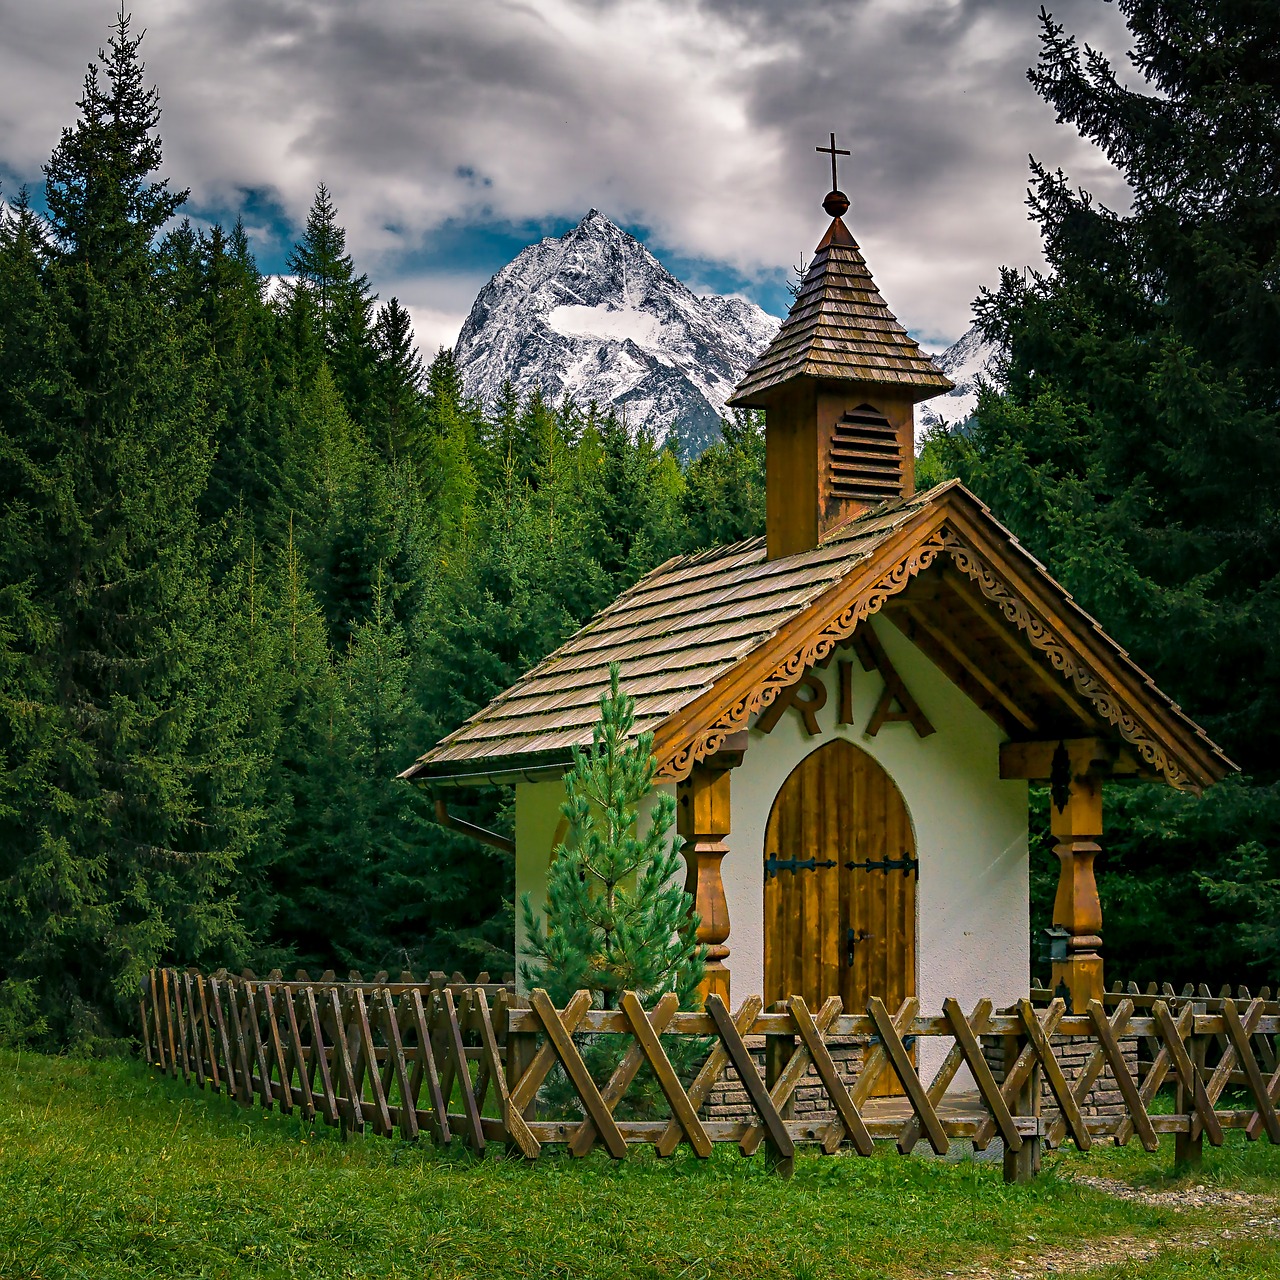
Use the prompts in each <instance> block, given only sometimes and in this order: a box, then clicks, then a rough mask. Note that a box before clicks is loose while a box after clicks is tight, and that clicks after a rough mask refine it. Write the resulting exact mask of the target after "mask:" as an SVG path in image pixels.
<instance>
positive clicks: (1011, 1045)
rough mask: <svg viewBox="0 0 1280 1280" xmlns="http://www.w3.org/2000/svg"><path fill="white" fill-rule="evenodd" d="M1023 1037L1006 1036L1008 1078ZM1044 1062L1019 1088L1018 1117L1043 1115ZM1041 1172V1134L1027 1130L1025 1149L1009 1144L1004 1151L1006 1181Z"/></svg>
mask: <svg viewBox="0 0 1280 1280" xmlns="http://www.w3.org/2000/svg"><path fill="white" fill-rule="evenodd" d="M1022 1045H1023V1037H1022V1036H1005V1038H1004V1077H1005V1079H1006V1080H1007V1079H1008V1078H1009V1074H1010V1072H1011V1071H1012V1070H1013V1064H1014V1063H1015V1062H1016V1061H1017V1059H1018V1054H1019V1053H1020V1052H1021V1051H1022ZM1040 1075H1041V1072H1040V1063H1039V1062H1037V1063H1036V1064H1035V1065H1034V1066H1033V1067H1032V1068H1031V1070H1030V1072H1028V1074H1027V1078H1026V1080H1025V1082H1024V1083H1023V1085H1022V1088H1020V1089H1019V1090H1018V1095H1017V1097H1016V1098H1014V1100H1013V1106H1012V1107H1011V1108H1010V1110H1011V1111H1012V1112H1013V1114H1014V1115H1015V1116H1034V1117H1035V1118H1036V1119H1037V1120H1039V1118H1040V1093H1041V1090H1042V1088H1043V1086H1042V1084H1041V1080H1040ZM1039 1172H1040V1134H1039V1132H1036V1133H1035V1134H1027V1133H1024V1134H1023V1135H1022V1150H1021V1151H1010V1150H1009V1148H1008V1146H1007V1145H1006V1147H1005V1150H1004V1180H1005V1181H1006V1182H1021V1183H1027V1182H1030V1181H1031V1179H1032V1178H1034V1177H1035V1176H1036V1174H1037V1173H1039Z"/></svg>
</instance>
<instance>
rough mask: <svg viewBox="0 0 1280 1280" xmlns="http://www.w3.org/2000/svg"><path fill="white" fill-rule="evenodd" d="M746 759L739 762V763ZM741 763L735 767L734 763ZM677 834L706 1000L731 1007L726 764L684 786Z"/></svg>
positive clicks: (713, 765)
mask: <svg viewBox="0 0 1280 1280" xmlns="http://www.w3.org/2000/svg"><path fill="white" fill-rule="evenodd" d="M738 758H739V759H740V758H741V757H740V756H739V757H738ZM734 763H736V761H734ZM678 790H679V803H678V804H677V806H676V830H677V831H678V832H679V833H680V835H682V836H683V837H684V842H685V843H684V850H683V853H684V862H685V867H686V868H687V874H686V877H685V885H684V887H685V891H686V892H687V893H688V894H689V895H690V897H692V898H693V908H694V910H695V911H696V912H697V913H698V941H699V942H700V943H702V945H703V946H705V947H706V948H707V973H706V977H705V979H704V980H703V983H702V997H703V999H704V1000H705V999H706V997H707V996H708V995H710V994H711V993H712V992H715V994H716V995H718V996H719V997H720V998H721V999H722V1000H723V1001H724V1003H725V1006H726V1008H727V1007H728V1005H729V970H728V969H727V968H726V967H725V963H724V962H725V960H727V959H728V957H729V948H728V947H727V946H725V945H724V943H725V939H726V938H727V937H728V936H729V904H728V903H727V902H726V901H725V896H724V881H723V880H722V879H721V878H720V862H721V860H722V859H723V858H724V855H725V854H726V853H728V852H729V846H728V845H727V844H726V843H725V837H726V836H727V835H728V834H729V831H730V822H729V767H728V764H727V763H726V762H724V761H717V760H716V759H715V758H713V759H712V761H710V762H708V763H705V764H699V765H695V766H694V769H693V772H692V773H691V774H690V775H689V777H688V778H686V779H685V781H683V782H682V783H680V786H679V789H678Z"/></svg>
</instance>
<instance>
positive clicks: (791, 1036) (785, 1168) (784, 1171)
mask: <svg viewBox="0 0 1280 1280" xmlns="http://www.w3.org/2000/svg"><path fill="white" fill-rule="evenodd" d="M769 1012H770V1013H785V1014H787V1015H788V1017H790V1014H791V1006H790V1005H789V1004H787V1002H786V1001H785V1000H779V1001H778V1002H777V1003H776V1004H775V1005H773V1006H772V1008H770V1010H769ZM795 1052H796V1037H795V1032H794V1031H784V1032H781V1033H779V1032H773V1031H770V1032H766V1033H765V1040H764V1087H765V1088H766V1089H768V1090H769V1092H770V1093H772V1092H773V1090H774V1086H775V1085H776V1084H777V1083H778V1081H779V1080H780V1079H781V1078H782V1073H783V1072H784V1071H785V1070H786V1069H787V1064H788V1063H789V1062H790V1061H791V1059H792V1058H793V1057H794V1056H795ZM795 1112H796V1091H795V1090H794V1089H793V1090H792V1091H791V1096H790V1097H789V1098H788V1099H787V1101H786V1103H785V1104H784V1105H783V1106H782V1107H780V1108H779V1109H778V1114H779V1116H781V1117H782V1119H783V1120H790V1119H792V1117H793V1116H794V1115H795ZM765 1161H766V1163H767V1164H768V1165H769V1167H770V1168H772V1169H773V1170H774V1171H775V1172H776V1173H778V1174H780V1175H781V1176H782V1177H784V1178H789V1177H790V1176H791V1175H792V1173H793V1172H794V1171H795V1157H794V1156H784V1155H782V1154H781V1153H780V1152H779V1151H777V1149H776V1148H775V1147H774V1145H773V1143H771V1142H770V1143H768V1144H767V1145H766V1147H765Z"/></svg>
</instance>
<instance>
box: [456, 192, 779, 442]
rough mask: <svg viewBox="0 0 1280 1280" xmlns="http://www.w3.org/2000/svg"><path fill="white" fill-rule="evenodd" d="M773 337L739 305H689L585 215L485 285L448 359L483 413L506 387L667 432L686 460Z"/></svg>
mask: <svg viewBox="0 0 1280 1280" xmlns="http://www.w3.org/2000/svg"><path fill="white" fill-rule="evenodd" d="M777 327H778V320H777V319H775V318H774V317H773V316H770V315H767V314H766V313H765V312H764V311H762V310H761V309H760V308H759V307H758V306H756V305H755V303H753V302H748V301H747V300H745V299H743V298H726V297H719V296H715V295H711V296H707V297H699V296H698V295H697V294H695V293H693V292H692V291H691V290H690V289H688V288H687V287H686V286H685V285H683V284H682V283H681V282H680V281H679V280H677V279H676V278H675V277H674V276H673V275H671V273H670V272H669V271H667V270H666V268H665V267H663V266H662V264H661V263H660V262H659V261H658V260H657V259H656V258H655V257H654V256H653V255H652V254H651V253H650V252H649V251H648V249H646V248H645V247H644V245H642V244H641V243H640V242H639V241H638V240H637V239H636V238H635V237H634V236H632V235H630V234H628V233H627V232H626V231H624V230H622V228H621V227H619V226H617V225H616V224H615V223H613V222H612V221H610V219H609V218H607V217H605V215H604V214H602V213H601V212H600V211H599V210H598V209H592V210H591V211H590V212H589V213H588V214H587V215H586V217H584V218H583V219H582V221H581V222H579V223H578V225H577V226H576V227H574V228H572V229H571V230H570V231H567V232H566V233H565V234H564V235H562V236H559V237H548V238H547V239H544V240H541V241H539V242H538V243H537V244H533V245H530V246H529V247H528V248H527V249H524V250H522V251H521V252H520V253H519V254H518V255H517V256H516V257H515V258H514V259H513V260H512V261H511V262H509V263H508V264H507V265H506V266H505V267H503V269H502V270H501V271H499V272H498V273H497V275H495V276H494V277H493V279H492V280H490V281H489V283H488V284H487V285H485V287H484V288H483V289H482V290H481V291H480V293H479V296H478V297H477V298H476V300H475V303H474V304H473V306H472V308H471V313H470V315H468V317H467V320H466V323H465V324H464V325H463V326H462V332H461V333H460V335H459V337H458V344H457V348H456V354H457V358H458V365H459V368H460V370H461V372H462V379H463V384H464V386H465V387H466V389H467V391H468V393H469V394H471V395H474V396H477V397H478V398H479V399H480V400H481V401H482V402H483V403H485V404H491V403H492V402H493V401H494V400H495V399H496V398H497V395H498V392H499V390H500V389H501V387H502V383H503V381H504V380H505V379H508V378H509V379H510V380H511V382H512V384H513V386H514V387H515V388H516V391H517V392H518V393H520V394H521V395H525V394H528V392H530V391H531V390H532V389H533V388H534V387H535V386H537V387H540V388H541V390H542V392H543V394H544V395H546V396H548V397H549V398H550V399H552V400H553V401H557V402H558V401H559V400H561V399H562V398H564V397H565V396H569V397H571V398H572V399H573V400H574V401H575V402H576V403H577V404H579V405H582V406H584V407H585V406H586V404H587V403H588V402H589V401H591V400H595V401H596V402H597V403H598V404H599V405H601V406H607V405H612V406H613V407H615V408H617V409H619V410H620V411H622V412H623V413H625V416H626V421H627V423H628V425H629V426H630V427H631V428H632V429H633V430H636V431H638V430H641V429H646V430H651V431H653V432H654V433H655V434H656V435H657V436H659V437H660V438H664V437H666V436H667V435H668V434H669V433H670V432H671V431H672V429H673V428H674V429H676V430H677V431H678V433H679V440H678V443H679V447H680V449H681V451H682V452H683V453H686V454H694V453H697V452H700V451H701V449H702V448H704V447H705V445H706V444H707V443H709V442H710V441H711V440H713V439H714V438H715V435H716V432H717V430H718V427H719V420H720V417H721V415H722V413H723V412H724V402H725V400H726V398H727V397H728V396H729V394H730V392H731V391H732V390H733V387H734V385H735V384H736V383H737V381H738V379H739V378H740V377H741V376H742V374H743V372H744V371H745V370H746V368H747V366H748V365H749V364H750V363H751V361H752V360H754V358H755V357H756V355H757V354H758V353H759V352H760V351H761V350H762V349H763V348H764V347H765V345H766V344H767V343H768V341H769V339H770V338H771V337H772V336H773V334H774V332H775V331H776V330H777Z"/></svg>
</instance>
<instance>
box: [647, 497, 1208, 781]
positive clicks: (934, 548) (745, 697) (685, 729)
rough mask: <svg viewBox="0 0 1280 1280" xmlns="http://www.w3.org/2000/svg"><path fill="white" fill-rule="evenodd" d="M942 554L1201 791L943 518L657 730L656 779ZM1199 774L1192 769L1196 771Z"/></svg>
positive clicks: (708, 743) (725, 733)
mask: <svg viewBox="0 0 1280 1280" xmlns="http://www.w3.org/2000/svg"><path fill="white" fill-rule="evenodd" d="M939 556H947V557H949V558H950V560H951V561H952V562H953V563H954V565H955V567H956V568H957V569H959V570H960V571H961V572H963V573H964V574H966V575H967V576H968V577H969V578H970V579H972V581H973V582H974V583H975V584H976V585H977V586H978V588H979V589H980V590H981V592H982V594H983V595H984V596H985V597H986V598H987V599H988V600H990V601H991V602H992V603H993V604H994V605H995V606H996V607H997V608H998V609H999V611H1000V613H1001V614H1002V615H1003V616H1004V618H1005V619H1006V621H1007V622H1009V623H1010V624H1011V625H1013V626H1015V627H1017V628H1018V630H1019V631H1021V632H1022V633H1023V634H1024V635H1025V636H1026V638H1027V640H1028V641H1029V642H1030V644H1031V645H1032V647H1033V648H1035V649H1037V650H1039V651H1040V652H1042V653H1043V654H1045V656H1046V658H1047V659H1048V661H1049V663H1050V664H1051V665H1052V667H1053V668H1054V670H1056V671H1058V672H1059V673H1061V674H1062V675H1063V676H1064V677H1065V679H1067V680H1068V681H1070V683H1071V684H1072V685H1073V686H1074V687H1075V688H1076V689H1077V690H1078V691H1079V693H1080V694H1081V695H1082V696H1083V697H1085V698H1086V699H1088V701H1089V702H1090V704H1092V706H1093V708H1094V710H1095V711H1096V713H1097V714H1098V716H1099V718H1100V719H1102V720H1105V721H1106V722H1107V723H1109V724H1111V725H1113V726H1114V727H1115V729H1116V731H1117V732H1118V733H1119V735H1120V736H1121V737H1122V738H1123V739H1124V740H1125V741H1126V742H1127V743H1129V744H1130V746H1132V747H1133V748H1134V750H1135V751H1136V752H1137V753H1138V755H1139V756H1140V757H1141V759H1142V760H1143V761H1144V762H1145V763H1147V764H1148V765H1150V766H1151V767H1152V768H1153V769H1154V770H1155V771H1156V772H1158V773H1160V774H1162V775H1163V776H1164V778H1165V779H1166V781H1167V782H1168V783H1169V784H1170V785H1172V786H1174V787H1176V788H1178V789H1180V790H1188V791H1199V790H1200V788H1201V785H1202V783H1201V781H1200V780H1199V778H1198V777H1197V776H1193V772H1192V771H1189V770H1188V767H1187V764H1186V762H1185V761H1183V760H1180V759H1178V758H1176V757H1175V756H1174V754H1173V753H1172V752H1171V751H1170V750H1169V749H1168V747H1167V746H1166V745H1165V743H1164V741H1163V740H1162V735H1160V734H1159V733H1158V732H1157V731H1155V730H1154V729H1153V728H1152V727H1151V725H1149V724H1148V723H1147V722H1146V721H1145V720H1144V718H1143V717H1141V716H1139V715H1138V714H1137V712H1136V711H1135V710H1134V709H1133V707H1132V706H1130V705H1129V704H1128V703H1127V702H1126V701H1125V699H1124V698H1123V697H1122V696H1121V695H1120V694H1119V693H1118V692H1117V691H1116V689H1115V687H1114V685H1113V684H1112V683H1111V682H1110V681H1108V680H1106V679H1104V678H1103V677H1101V676H1100V675H1099V674H1098V672H1097V671H1096V670H1094V668H1093V666H1092V665H1090V663H1089V662H1088V661H1087V660H1086V659H1085V658H1084V657H1083V656H1082V655H1081V654H1080V652H1079V649H1078V647H1077V646H1075V645H1072V644H1070V643H1069V642H1068V641H1067V640H1066V638H1065V637H1064V636H1063V635H1061V634H1059V631H1058V630H1057V629H1055V627H1054V626H1053V625H1052V624H1051V623H1050V622H1049V620H1048V619H1047V618H1046V617H1045V616H1043V614H1042V612H1041V611H1040V610H1038V609H1037V608H1036V607H1035V606H1034V605H1033V604H1032V603H1031V602H1030V601H1029V600H1028V599H1027V598H1026V594H1025V593H1022V592H1019V591H1018V590H1016V589H1015V588H1014V587H1012V586H1011V585H1010V584H1009V583H1008V582H1007V581H1005V580H1004V579H1003V578H1002V577H1001V576H1000V575H999V574H998V573H997V572H996V570H995V568H994V567H993V566H992V564H991V563H990V562H989V561H988V560H987V559H984V557H983V556H982V555H981V554H980V553H979V551H978V550H977V549H976V548H975V547H974V546H973V545H972V543H971V542H970V541H969V540H966V538H964V537H963V536H962V535H961V533H960V532H959V531H958V529H957V528H956V527H955V525H954V524H953V523H952V522H951V521H948V520H943V521H942V522H941V523H940V524H939V525H937V527H935V528H934V529H933V530H931V531H929V532H927V533H926V534H925V535H924V536H923V537H921V538H920V540H919V541H918V542H917V543H916V544H915V545H913V546H912V547H911V548H910V549H909V550H907V551H906V552H905V554H903V555H902V557H901V559H899V560H898V561H897V562H896V563H894V564H893V565H892V567H890V568H889V569H888V570H887V571H885V572H882V573H881V574H879V575H878V576H877V577H875V578H874V579H873V581H871V582H870V583H868V584H867V585H866V586H865V587H863V588H862V589H860V590H857V592H856V595H855V596H854V597H853V598H852V599H851V600H848V601H847V602H845V603H843V605H842V606H841V607H840V609H839V612H838V613H837V614H836V615H835V616H834V617H831V618H828V619H827V620H826V621H825V622H823V621H822V620H821V619H822V611H821V605H820V604H819V605H818V606H815V611H814V615H812V621H814V622H817V624H818V625H817V626H816V628H815V629H814V630H812V631H811V632H810V633H809V634H808V635H804V636H801V637H797V640H796V643H795V645H794V647H793V648H790V649H789V650H788V651H787V653H786V657H785V658H784V659H783V660H782V661H780V662H777V663H776V664H775V665H774V666H773V667H772V669H770V670H768V672H767V674H765V675H764V676H763V678H762V679H760V680H759V681H757V682H756V683H755V684H753V685H752V687H751V688H750V690H749V691H748V692H746V693H739V694H738V695H737V696H736V697H734V698H733V700H732V701H731V702H730V704H729V705H728V706H727V707H725V706H721V707H720V708H719V709H718V710H717V706H716V701H717V699H716V695H717V692H720V696H721V697H723V696H724V694H725V693H727V692H728V690H727V689H722V686H724V685H728V684H730V683H731V682H733V680H734V675H735V673H734V672H730V673H729V674H728V676H726V677H725V678H724V679H723V680H722V681H720V682H718V687H717V688H713V689H712V690H711V691H710V692H709V693H708V694H707V695H705V697H704V699H702V700H701V701H702V702H703V703H704V705H703V708H702V717H703V718H704V720H705V722H704V723H701V724H700V723H699V722H698V721H699V715H698V708H697V707H696V706H695V707H691V708H689V711H690V713H691V714H689V715H688V716H687V717H682V718H681V721H682V724H681V728H680V730H679V732H680V735H681V736H680V737H679V738H678V739H674V738H672V739H669V740H668V741H666V742H663V741H662V739H663V738H664V737H666V736H667V735H665V734H662V733H661V732H660V733H659V735H658V741H657V742H656V743H655V754H656V755H657V758H658V766H659V768H658V778H659V779H660V780H661V781H668V782H669V781H678V780H680V779H682V778H686V777H688V775H689V772H690V770H691V769H692V768H693V766H694V765H695V764H696V763H697V762H698V761H700V760H704V759H706V758H707V757H708V756H710V755H714V754H715V752H717V751H718V750H720V748H721V747H722V746H724V743H725V740H726V739H727V738H728V737H729V735H730V734H733V733H736V732H739V731H741V730H743V729H745V728H746V727H747V724H748V721H749V720H750V718H751V717H752V716H753V715H755V714H756V713H757V712H759V711H763V710H764V709H765V708H767V707H769V706H770V704H771V703H773V702H774V700H775V699H776V698H778V696H779V694H780V693H781V691H782V690H784V689H787V688H789V687H790V686H792V685H794V684H795V683H796V682H797V681H798V680H800V679H802V678H803V677H804V675H805V673H806V672H807V671H808V670H809V669H810V668H811V667H813V666H814V665H817V664H822V663H825V662H826V661H827V660H828V659H829V657H830V656H831V653H832V651H833V650H834V649H835V648H836V647H837V646H838V645H841V644H843V643H844V642H845V641H847V640H849V639H850V638H851V637H852V635H853V633H854V631H855V630H856V629H857V627H858V626H859V625H860V624H861V623H862V622H864V621H866V619H868V618H870V617H871V616H872V615H873V614H876V613H878V612H879V611H880V610H881V609H882V608H883V606H884V604H885V601H886V600H888V599H890V598H891V597H892V596H894V595H896V594H897V593H899V592H900V591H903V590H904V589H905V588H906V587H907V585H908V584H909V583H910V582H911V580H912V578H914V577H915V576H916V575H917V574H919V573H921V572H922V571H923V570H925V569H928V568H929V567H930V565H932V564H933V563H934V561H935V560H936V559H937V558H938V557H939ZM845 590H847V585H846V584H845V583H842V584H839V585H838V586H836V587H835V588H833V591H832V592H831V593H830V594H831V595H834V596H836V597H839V596H841V595H843V594H844V591H845ZM811 625H812V622H811ZM1202 772H1203V771H1202V770H1195V771H1194V773H1195V774H1200V773H1202Z"/></svg>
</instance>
